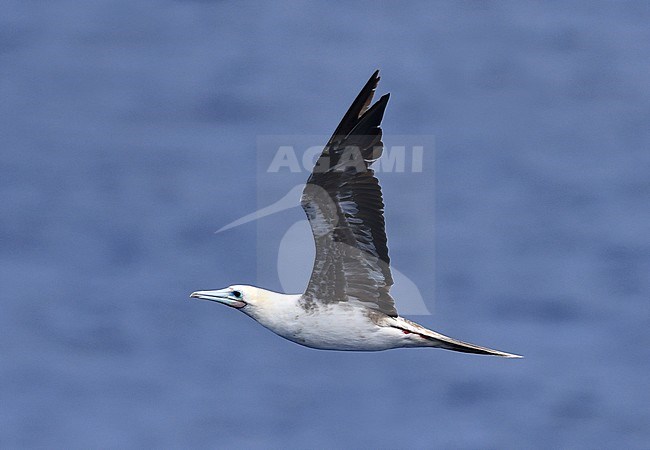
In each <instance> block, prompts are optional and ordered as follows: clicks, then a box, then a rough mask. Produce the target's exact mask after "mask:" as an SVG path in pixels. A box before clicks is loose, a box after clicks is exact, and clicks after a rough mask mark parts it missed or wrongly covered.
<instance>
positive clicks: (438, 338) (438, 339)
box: [399, 317, 523, 358]
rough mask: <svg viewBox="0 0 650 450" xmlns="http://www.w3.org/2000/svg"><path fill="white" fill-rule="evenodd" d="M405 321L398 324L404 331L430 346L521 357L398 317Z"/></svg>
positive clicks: (505, 356) (507, 356) (481, 353)
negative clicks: (421, 339)
mask: <svg viewBox="0 0 650 450" xmlns="http://www.w3.org/2000/svg"><path fill="white" fill-rule="evenodd" d="M399 319H402V320H403V321H404V322H405V323H403V324H402V326H400V328H402V329H403V330H404V331H408V332H411V333H417V334H419V335H420V336H422V337H423V338H425V339H426V340H428V341H429V342H430V346H431V347H437V348H444V349H446V350H453V351H455V352H464V353H476V354H479V355H493V356H502V357H504V358H523V356H521V355H516V354H514V353H506V352H502V351H499V350H493V349H491V348H487V347H481V346H480V345H476V344H470V343H469V342H463V341H459V340H458V339H454V338H452V337H449V336H445V335H444V334H440V333H438V332H436V331H433V330H429V329H428V328H424V327H423V326H421V325H419V324H417V323H415V322H411V321H410V320H407V319H404V318H402V317H400V318H399Z"/></svg>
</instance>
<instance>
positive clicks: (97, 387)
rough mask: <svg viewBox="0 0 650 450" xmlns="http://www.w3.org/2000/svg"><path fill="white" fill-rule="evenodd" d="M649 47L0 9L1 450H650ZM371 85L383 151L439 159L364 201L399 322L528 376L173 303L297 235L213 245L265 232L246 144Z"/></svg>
mask: <svg viewBox="0 0 650 450" xmlns="http://www.w3.org/2000/svg"><path fill="white" fill-rule="evenodd" d="M649 22H650V4H648V3H647V2H644V1H631V2H590V1H579V2H562V3H555V2H553V3H541V2H536V3H531V2H451V1H449V2H409V3H406V4H401V3H397V2H394V3H387V4H375V3H374V2H357V3H355V4H348V3H345V2H328V3H327V4H325V3H308V2H304V3H303V2H284V3H275V4H272V3H268V4H267V3H261V2H260V3H258V2H246V3H241V4H238V3H226V2H216V1H215V2H211V1H162V2H154V1H144V0H142V1H137V2H126V1H117V2H108V1H100V2H82V1H79V0H70V1H53V2H24V1H4V2H2V14H1V15H0V79H1V80H2V82H1V84H0V90H1V93H2V95H1V99H2V101H1V102H0V135H1V136H2V141H1V142H2V146H1V149H0V207H1V208H0V211H1V214H0V286H1V294H0V295H1V303H0V305H1V306H0V308H1V310H0V394H1V395H0V399H1V400H0V446H2V447H3V448H146V447H162V448H258V447H262V448H331V447H343V448H389V447H398V448H407V447H408V448H432V447H435V448H558V447H559V448H596V447H598V448H603V447H605V448H613V447H617V448H621V447H624V448H644V447H645V448H647V446H648V442H650V428H649V427H648V424H649V423H650V382H649V381H648V373H649V372H650V331H648V329H649V327H648V323H649V319H650V303H649V301H648V300H649V299H650V281H649V280H650V277H649V276H648V274H650V241H649V239H648V237H649V235H650V234H649V230H650V206H649V204H648V199H649V198H650V175H649V174H650V127H649V126H648V124H649V123H650V89H649V87H648V80H649V74H650V28H649V27H648V23H649ZM376 68H380V69H381V70H382V75H383V78H382V82H381V85H380V92H381V93H383V92H388V91H390V92H391V93H392V97H391V102H390V104H389V107H388V110H387V113H386V116H385V120H384V132H385V139H384V141H385V142H386V143H387V145H397V144H399V143H398V142H397V141H394V140H393V141H391V136H398V135H420V134H421V135H435V137H436V148H435V155H434V158H433V159H431V157H430V155H429V159H427V160H425V162H427V164H429V163H430V162H434V164H431V165H428V166H426V167H425V170H424V171H423V173H422V174H421V176H418V177H413V178H411V177H408V176H405V175H404V174H401V177H400V176H397V174H385V175H384V174H382V175H381V180H382V185H383V188H384V195H385V200H386V204H387V211H386V220H387V227H388V233H389V245H390V249H391V257H392V259H393V262H394V263H395V265H396V266H399V268H400V270H401V271H403V272H404V273H406V274H408V276H409V278H410V279H411V280H413V281H414V282H415V283H416V284H418V286H421V287H423V289H424V291H425V293H428V294H429V295H428V298H430V299H431V300H430V301H431V302H432V304H431V309H432V311H433V315H431V316H420V317H415V318H414V319H416V320H418V321H420V322H421V323H423V324H424V325H427V326H430V327H432V328H434V329H437V330H439V331H441V332H443V333H447V334H450V335H452V336H455V337H458V338H461V339H464V340H468V341H471V342H476V343H479V344H483V345H487V346H490V347H495V348H499V349H503V350H506V351H512V352H516V353H521V354H524V355H525V357H526V358H525V359H523V360H503V359H497V358H488V357H480V356H475V355H465V354H457V353H452V352H445V351H442V350H428V349H422V350H394V351H388V352H380V353H369V354H364V353H343V352H323V351H316V350H311V349H306V348H302V347H300V346H297V345H294V344H291V343H289V342H287V341H284V340H282V339H281V338H279V337H276V336H274V335H273V334H271V333H270V332H268V331H267V330H264V329H263V328H261V327H260V326H258V325H256V324H255V323H253V322H252V321H251V320H250V319H248V318H247V317H245V316H244V315H243V314H240V313H238V312H237V311H234V310H231V309H227V308H225V307H220V306H219V305H216V304H211V303H208V302H198V301H190V300H189V299H188V294H189V293H190V292H192V291H193V290H197V289H205V288H220V287H223V286H226V285H228V284H231V283H235V282H242V283H251V284H255V283H257V282H258V281H259V280H258V278H257V275H256V274H257V257H256V255H257V254H258V252H263V251H268V249H259V248H258V247H259V245H260V242H259V241H258V239H257V236H258V234H259V228H260V227H264V230H265V232H267V233H268V234H269V235H277V234H280V233H282V232H284V230H286V227H287V226H288V225H291V224H293V223H294V222H295V220H297V219H299V218H300V217H301V214H302V212H301V211H300V210H299V209H293V210H291V211H287V212H286V213H285V214H280V215H276V216H274V217H273V218H268V219H263V220H261V221H260V222H259V223H251V224H248V225H245V226H242V227H238V228H235V229H232V230H229V231H228V232H227V234H226V232H224V233H220V234H215V233H214V231H215V230H217V229H219V228H220V227H222V226H223V225H225V224H227V223H229V222H231V221H233V220H235V219H237V218H239V217H241V216H244V215H246V214H248V213H250V212H252V211H254V210H255V209H256V208H257V207H258V206H259V205H258V192H257V183H256V175H255V174H256V164H257V160H256V159H257V158H258V148H257V137H258V136H261V135H288V134H294V135H300V134H327V133H330V132H332V131H333V129H334V127H335V126H336V124H337V123H338V120H339V119H340V117H341V115H342V113H343V112H344V111H345V109H346V108H347V106H348V104H349V103H350V101H351V100H352V99H353V98H354V95H356V93H357V91H358V89H359V88H360V87H361V85H362V84H363V83H364V82H365V80H366V79H367V77H368V76H369V75H370V74H371V73H372V71H373V70H374V69H376ZM282 182H283V181H282V178H281V177H280V178H278V187H277V189H278V192H284V191H286V190H288V189H290V188H291V187H292V186H293V185H290V184H289V185H287V186H286V189H285V187H284V186H283V185H282V184H281V183H282ZM416 191H417V193H418V196H414V195H413V192H416ZM423 192H424V193H425V194H426V193H427V192H430V193H431V195H430V197H432V198H434V199H435V206H433V207H431V208H430V207H427V208H423V207H421V205H419V202H420V201H421V199H422V193H423ZM432 253H433V255H434V257H433V260H434V261H435V264H430V262H431V261H432ZM265 281H268V282H270V283H271V284H272V283H276V284H277V280H265ZM271 287H277V286H274V285H272V286H271ZM434 299H435V302H434ZM398 308H399V299H398Z"/></svg>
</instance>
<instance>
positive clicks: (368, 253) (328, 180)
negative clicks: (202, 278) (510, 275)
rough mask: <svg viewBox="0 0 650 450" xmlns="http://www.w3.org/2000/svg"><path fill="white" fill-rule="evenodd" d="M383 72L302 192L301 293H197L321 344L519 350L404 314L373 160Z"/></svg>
mask: <svg viewBox="0 0 650 450" xmlns="http://www.w3.org/2000/svg"><path fill="white" fill-rule="evenodd" d="M378 82H379V71H376V72H375V73H374V74H373V75H372V76H371V77H370V80H368V82H367V83H366V85H365V86H364V87H363V89H362V90H361V92H360V93H359V95H358V96H357V98H356V99H355V100H354V102H353V103H352V105H351V106H350V108H349V109H348V111H347V113H346V114H345V116H344V117H343V119H342V120H341V123H340V124H339V126H338V127H337V128H336V130H335V131H334V134H333V135H332V137H331V138H330V140H329V142H328V143H327V145H326V146H325V149H324V150H323V152H322V154H321V155H320V157H319V159H318V161H317V162H316V165H315V167H314V170H313V172H312V174H311V176H310V177H309V179H308V180H307V183H306V185H305V187H304V190H303V192H302V199H301V202H300V203H301V205H302V207H303V209H304V210H305V213H306V214H307V218H308V219H309V224H310V226H311V230H312V233H313V235H314V240H315V243H316V257H315V261H314V267H313V270H312V274H311V277H310V280H309V283H308V285H307V290H306V291H305V292H304V293H303V294H295V295H288V294H281V293H278V292H272V291H268V290H265V289H261V288H258V287H254V286H244V285H233V286H229V287H227V288H225V289H220V290H213V291H197V292H194V293H192V294H191V296H190V297H193V298H199V299H204V300H211V301H215V302H218V303H222V304H224V305H227V306H230V307H232V308H236V309H239V310H240V311H242V312H243V313H244V314H246V315H248V316H250V317H252V318H253V319H255V320H256V321H257V322H259V323H260V324H261V325H263V326H264V327H266V328H268V329H269V330H271V331H273V332H274V333H276V334H278V335H280V336H282V337H283V338H286V339H288V340H290V341H293V342H296V343H298V344H301V345H304V346H307V347H312V348H317V349H323V350H356V351H378V350H387V349H391V348H401V347H432V348H443V349H447V350H454V351H458V352H466V353H478V354H484V355H495V356H503V357H506V358H520V356H519V355H515V354H512V353H506V352H502V351H498V350H492V349H490V348H486V347H481V346H479V345H474V344H469V343H467V342H462V341H459V340H457V339H454V338H451V337H448V336H445V335H442V334H440V333H438V332H436V331H433V330H429V329H427V328H425V327H423V326H422V325H419V324H417V323H415V322H411V321H410V320H407V319H405V318H403V317H400V316H399V315H398V314H397V310H396V309H395V302H394V300H393V298H392V297H391V295H390V293H389V290H390V288H391V286H392V284H393V278H392V276H391V270H390V258H389V257H388V247H387V245H386V231H385V225H384V214H383V213H384V203H383V200H382V195H381V189H380V187H379V182H378V181H377V178H375V176H374V171H373V170H372V168H371V165H372V163H373V162H374V161H376V160H377V159H378V158H379V157H380V156H381V154H382V152H383V143H382V141H381V137H382V131H381V128H380V125H381V120H382V118H383V115H384V110H385V109H386V104H387V103H388V98H389V95H388V94H386V95H384V96H383V97H381V98H380V99H379V100H378V101H377V102H376V103H374V104H373V105H372V106H370V105H371V103H372V98H373V94H374V92H375V89H376V87H377V83H378Z"/></svg>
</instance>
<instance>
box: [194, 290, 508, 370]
mask: <svg viewBox="0 0 650 450" xmlns="http://www.w3.org/2000/svg"><path fill="white" fill-rule="evenodd" d="M233 292H234V293H239V294H240V295H239V296H237V298H238V299H240V300H241V301H242V303H243V302H245V303H246V304H245V305H243V306H235V307H237V308H238V309H239V310H240V311H241V312H243V313H244V314H246V315H247V316H249V317H251V318H252V319H254V320H256V321H257V322H258V323H259V324H260V325H262V326H264V327H265V328H267V329H269V330H271V331H272V332H274V333H275V334H277V335H278V336H281V337H283V338H285V339H288V340H290V341H292V342H295V343H296V344H300V345H304V346H305V347H311V348H317V349H320V350H344V351H380V350H388V349H392V348H405V347H439V348H447V349H450V350H456V351H465V352H470V353H486V354H492V355H497V356H504V357H508V358H517V357H519V356H518V355H514V354H511V353H505V352H500V351H498V350H492V349H488V348H485V347H480V346H478V345H474V344H469V343H467V342H462V341H458V340H456V339H453V338H450V337H448V336H445V335H442V334H440V333H437V332H435V331H433V330H429V329H427V328H425V327H423V326H421V325H419V324H417V323H415V322H411V321H410V320H408V319H405V318H403V317H399V316H397V317H391V316H388V315H386V314H384V313H382V312H380V311H375V310H372V309H368V308H367V307H366V306H363V304H361V303H354V302H347V303H327V302H315V304H314V305H313V306H309V307H306V306H305V299H304V298H303V295H302V294H281V293H279V292H273V291H268V290H266V289H261V288H258V287H255V286H246V285H235V286H230V287H228V288H226V289H222V290H217V291H198V292H194V293H192V297H194V298H202V299H206V300H214V301H219V302H223V300H224V299H228V298H229V297H232V293H233Z"/></svg>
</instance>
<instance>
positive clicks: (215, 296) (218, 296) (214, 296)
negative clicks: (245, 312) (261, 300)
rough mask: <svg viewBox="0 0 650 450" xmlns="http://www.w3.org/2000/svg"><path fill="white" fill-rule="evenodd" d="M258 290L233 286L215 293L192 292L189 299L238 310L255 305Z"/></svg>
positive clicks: (251, 287)
mask: <svg viewBox="0 0 650 450" xmlns="http://www.w3.org/2000/svg"><path fill="white" fill-rule="evenodd" d="M259 290H260V289H258V288H256V287H253V286H244V285H234V286H228V287H227V288H225V289H217V290H215V291H196V292H192V294H191V295H190V297H192V298H200V299H202V300H210V301H211V302H217V303H223V304H224V305H226V306H230V307H232V308H237V309H240V308H244V307H245V306H248V305H255V304H256V303H257V299H258V297H259V295H258V294H259Z"/></svg>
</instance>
